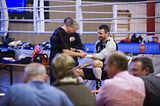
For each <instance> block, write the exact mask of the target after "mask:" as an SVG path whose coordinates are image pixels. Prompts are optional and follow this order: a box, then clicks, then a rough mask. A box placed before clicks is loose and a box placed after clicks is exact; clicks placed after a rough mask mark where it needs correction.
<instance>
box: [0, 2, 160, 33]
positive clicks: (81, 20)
mask: <svg viewBox="0 0 160 106" xmlns="http://www.w3.org/2000/svg"><path fill="white" fill-rule="evenodd" d="M44 1H50V2H66V3H77V2H76V1H68V0H64V1H62V0H61V1H59V0H44ZM153 2H155V3H160V2H158V1H141V2H120V3H106V2H85V1H82V2H81V3H77V4H76V5H66V4H65V5H58V6H40V7H37V6H33V7H26V8H22V7H16V8H0V9H8V10H9V9H10V10H14V9H20V10H25V11H33V13H34V12H35V11H36V12H40V11H41V10H40V9H42V8H43V12H50V13H52V12H53V13H54V12H60V13H76V14H79V12H81V13H80V14H81V15H82V14H111V15H113V18H82V17H83V16H77V17H76V19H77V18H79V19H77V20H78V22H79V23H80V26H81V27H82V28H80V29H81V34H96V32H90V31H83V24H88V23H89V24H94V23H111V24H112V25H114V24H115V25H116V24H117V22H116V21H117V20H128V19H131V20H139V19H152V18H155V19H160V16H155V17H129V18H118V17H117V16H114V15H115V13H114V12H94V11H82V10H81V11H79V9H80V8H81V7H86V6H89V7H91V6H108V5H114V6H117V5H126V4H144V3H153ZM77 5H78V6H77ZM71 7H72V8H73V7H75V8H77V9H76V11H70V10H44V9H45V8H49V9H52V8H53V9H54V8H71ZM77 12H78V13H77ZM34 17H36V16H34ZM80 17H81V18H80ZM0 21H11V22H34V24H35V25H34V31H33V32H32V31H18V30H14V31H5V32H8V33H16V32H17V33H29V34H30V33H33V34H36V33H37V34H41V33H42V34H44V33H52V32H50V31H45V30H44V31H43V30H39V31H37V30H36V28H37V27H38V26H40V25H36V24H37V23H38V22H44V23H45V22H47V23H48V22H49V23H62V22H63V19H34V20H33V19H0ZM2 32H4V31H0V33H2ZM112 33H113V34H132V33H137V34H138V33H139V34H148V33H154V34H159V33H160V32H117V30H115V29H114V31H113V32H112Z"/></svg>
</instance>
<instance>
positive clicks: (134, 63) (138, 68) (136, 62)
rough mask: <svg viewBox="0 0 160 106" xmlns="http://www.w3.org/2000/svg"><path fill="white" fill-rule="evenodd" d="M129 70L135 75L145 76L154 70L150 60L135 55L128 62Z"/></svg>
mask: <svg viewBox="0 0 160 106" xmlns="http://www.w3.org/2000/svg"><path fill="white" fill-rule="evenodd" d="M129 71H130V73H131V74H133V75H135V76H140V77H141V76H147V75H149V74H150V73H153V72H154V68H153V63H152V60H151V59H149V58H148V57H135V58H133V59H132V60H131V62H130V64H129Z"/></svg>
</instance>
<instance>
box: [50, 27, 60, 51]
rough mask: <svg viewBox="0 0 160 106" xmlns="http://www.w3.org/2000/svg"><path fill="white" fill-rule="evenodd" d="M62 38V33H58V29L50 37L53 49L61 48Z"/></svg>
mask: <svg viewBox="0 0 160 106" xmlns="http://www.w3.org/2000/svg"><path fill="white" fill-rule="evenodd" d="M60 43H61V40H60V34H59V33H58V31H57V30H55V31H54V33H53V35H52V36H51V37H50V44H51V49H52V50H53V49H56V50H58V49H59V50H60V49H62V48H61V45H60Z"/></svg>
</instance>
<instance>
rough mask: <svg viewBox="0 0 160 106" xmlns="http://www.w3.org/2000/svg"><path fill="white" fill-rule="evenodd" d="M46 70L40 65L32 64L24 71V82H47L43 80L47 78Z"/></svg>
mask: <svg viewBox="0 0 160 106" xmlns="http://www.w3.org/2000/svg"><path fill="white" fill-rule="evenodd" d="M46 75H47V74H46V68H45V66H44V65H42V64H40V63H30V64H28V65H27V66H26V67H25V69H24V80H25V81H27V82H28V81H31V80H45V79H43V78H44V77H45V76H46Z"/></svg>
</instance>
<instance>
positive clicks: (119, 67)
mask: <svg viewBox="0 0 160 106" xmlns="http://www.w3.org/2000/svg"><path fill="white" fill-rule="evenodd" d="M104 64H105V67H104V70H105V71H106V72H107V74H108V77H109V78H112V77H113V76H115V75H116V74H118V73H119V72H121V71H125V70H127V67H128V59H127V57H126V55H125V54H124V53H122V52H119V51H115V52H113V53H112V54H111V55H109V56H108V57H106V59H105V63H104Z"/></svg>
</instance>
